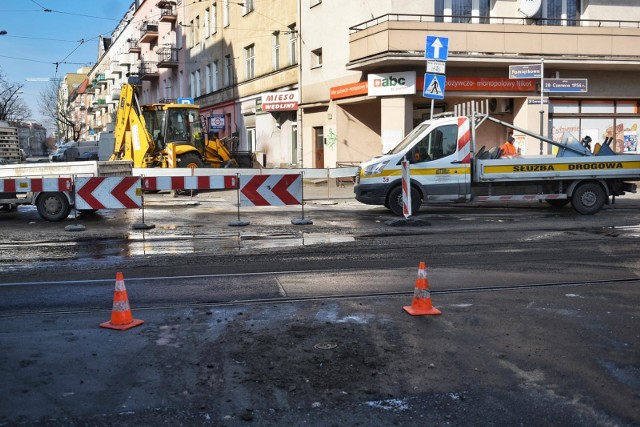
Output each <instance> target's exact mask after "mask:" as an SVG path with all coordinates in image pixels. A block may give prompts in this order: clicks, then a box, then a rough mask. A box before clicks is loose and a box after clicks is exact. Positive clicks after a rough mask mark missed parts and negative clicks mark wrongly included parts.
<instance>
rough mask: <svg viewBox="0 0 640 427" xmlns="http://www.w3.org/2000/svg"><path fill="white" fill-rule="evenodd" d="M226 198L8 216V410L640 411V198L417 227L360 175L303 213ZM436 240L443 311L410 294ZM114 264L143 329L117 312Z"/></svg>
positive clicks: (0, 288) (343, 417)
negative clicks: (59, 215)
mask: <svg viewBox="0 0 640 427" xmlns="http://www.w3.org/2000/svg"><path fill="white" fill-rule="evenodd" d="M208 197H209V200H210V201H209V202H204V201H203V202H201V203H200V204H198V205H189V204H185V203H184V201H180V203H178V202H173V201H168V200H167V199H166V198H162V196H161V195H158V199H157V200H158V201H157V202H154V203H157V207H156V208H150V209H149V210H148V212H147V215H148V216H147V218H149V219H150V220H152V221H158V222H159V223H160V224H164V225H165V226H160V227H157V228H156V229H155V230H150V231H148V232H145V233H144V236H141V232H135V233H134V232H132V231H131V229H130V223H131V222H135V221H139V219H140V218H139V216H137V215H131V214H130V213H126V214H123V213H122V212H107V213H104V214H102V215H99V216H97V217H94V218H92V219H90V220H88V222H87V232H83V233H82V234H73V233H61V232H60V228H59V227H60V225H59V224H58V225H56V224H46V223H45V224H42V223H41V222H38V221H33V220H31V218H29V215H30V214H31V213H30V212H23V213H20V214H19V215H20V216H13V218H9V219H5V218H3V219H2V220H1V221H3V223H2V225H3V226H2V227H1V228H0V229H1V230H2V231H0V233H2V237H3V243H2V244H3V251H2V254H3V255H2V259H0V270H1V271H2V274H3V276H2V277H3V278H2V281H1V282H0V296H1V298H0V306H1V307H2V311H1V314H0V345H1V346H2V352H1V353H0V355H1V356H0V358H1V360H0V362H1V363H0V366H2V369H1V371H0V396H1V397H2V399H1V407H0V408H1V410H0V425H65V426H66V425H114V424H119V425H132V426H133V425H136V426H141V425H142V426H144V425H149V426H152V425H154V426H155V425H160V424H169V425H250V424H252V425H283V424H285V423H289V424H294V425H319V426H324V425H367V426H369V425H415V424H416V423H417V424H427V423H429V424H435V425H563V426H565V425H575V426H578V425H580V426H590V425H593V426H600V425H637V424H638V423H640V416H639V415H638V414H639V413H640V410H639V407H640V357H639V356H640V352H639V350H638V346H639V345H640V334H639V332H638V328H637V319H638V317H639V316H640V312H639V310H638V302H639V301H640V288H639V287H638V286H639V280H640V279H639V277H638V276H639V274H638V272H639V271H640V261H638V259H637V257H636V256H635V254H637V253H638V248H639V245H638V239H640V210H639V209H638V208H639V207H640V203H639V202H640V200H638V199H629V200H627V201H624V200H622V199H620V200H619V201H618V203H616V205H614V206H611V207H608V208H607V209H605V210H604V211H603V212H602V213H601V214H598V215H595V216H591V217H582V216H579V215H575V214H574V213H573V212H572V211H571V210H569V209H563V210H559V211H557V210H550V209H549V208H546V207H544V206H540V205H538V204H532V205H528V204H521V205H514V206H510V207H507V208H505V207H482V208H479V207H476V206H441V207H429V208H426V209H425V210H424V212H423V213H422V214H421V215H420V216H419V217H418V218H419V219H420V220H421V222H418V223H414V224H411V225H409V226H407V225H405V226H399V227H398V226H390V225H387V224H386V221H388V220H389V219H392V217H390V216H389V215H388V214H387V213H386V212H385V210H384V209H380V208H375V207H363V206H361V205H358V204H357V203H354V202H353V201H352V200H350V199H349V197H348V194H347V193H344V196H343V197H335V198H333V199H332V201H327V200H325V199H324V198H322V197H319V198H317V199H314V200H315V201H312V202H310V203H309V205H308V206H307V207H306V208H305V211H306V212H307V213H308V215H309V217H311V218H312V219H313V220H314V224H313V225H311V226H304V227H305V228H303V229H301V228H300V226H293V225H291V224H290V221H289V219H290V217H292V216H296V215H297V211H295V210H277V209H273V210H269V211H267V212H265V211H247V212H246V213H243V215H247V217H248V218H249V219H250V221H251V225H250V226H249V227H245V228H243V229H241V230H236V229H233V230H230V227H229V225H228V222H227V220H229V219H233V218H234V215H236V214H237V212H235V211H234V208H233V206H231V205H230V204H229V200H225V199H224V197H221V196H220V195H219V194H218V195H210V196H208ZM221 199H222V200H221ZM225 203H226V204H225ZM12 215H13V214H12ZM25 216H26V218H25ZM212 217H214V218H216V221H215V223H214V221H211V220H210V218H212ZM167 218H170V219H171V222H169V221H168V220H167ZM7 221H10V222H7ZM127 221H128V222H127ZM8 223H13V224H16V223H19V224H23V225H22V226H23V227H24V229H25V230H26V231H25V232H24V233H20V234H17V233H15V232H14V233H8V232H7V231H6V227H5V225H6V224H8ZM123 223H124V224H123ZM56 227H58V228H56ZM5 233H6V234H5ZM33 236H36V238H34V237H33ZM38 236H39V237H38ZM8 252H11V253H12V254H13V258H11V257H10V256H9V255H7V253H8ZM419 261H426V262H427V267H428V278H429V283H430V288H431V297H432V300H433V304H434V305H435V306H436V307H438V308H439V309H440V310H441V311H442V313H443V314H442V315H440V316H433V317H412V316H409V315H408V314H406V313H405V312H404V311H403V310H402V307H403V306H406V305H409V304H410V303H411V299H412V295H413V288H414V285H415V278H416V272H417V271H416V270H417V265H418V262H419ZM116 271H122V272H124V277H125V283H126V287H127V291H128V296H129V299H130V303H131V308H132V312H133V316H134V317H136V318H139V319H141V320H144V321H145V323H144V324H143V325H141V326H138V327H136V328H134V329H131V330H129V331H112V330H108V329H101V328H99V327H98V326H97V325H98V324H99V323H101V322H104V321H106V320H108V319H109V318H110V314H111V299H112V296H113V289H114V279H115V272H116Z"/></svg>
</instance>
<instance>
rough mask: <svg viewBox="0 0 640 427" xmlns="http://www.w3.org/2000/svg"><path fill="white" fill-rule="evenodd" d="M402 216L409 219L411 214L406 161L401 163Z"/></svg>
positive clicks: (408, 175)
mask: <svg viewBox="0 0 640 427" xmlns="http://www.w3.org/2000/svg"><path fill="white" fill-rule="evenodd" d="M402 214H403V215H404V217H405V218H409V217H410V216H411V214H412V212H411V169H410V167H409V162H408V161H407V159H404V160H403V161H402Z"/></svg>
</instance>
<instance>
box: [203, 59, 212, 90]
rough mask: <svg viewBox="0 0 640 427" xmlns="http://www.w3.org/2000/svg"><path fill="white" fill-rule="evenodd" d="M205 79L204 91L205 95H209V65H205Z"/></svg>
mask: <svg viewBox="0 0 640 427" xmlns="http://www.w3.org/2000/svg"><path fill="white" fill-rule="evenodd" d="M204 72H205V76H204V77H205V79H206V83H205V84H206V91H205V93H209V92H211V78H212V74H211V64H207V66H206V67H205V71H204Z"/></svg>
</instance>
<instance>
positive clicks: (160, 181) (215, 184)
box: [142, 176, 238, 191]
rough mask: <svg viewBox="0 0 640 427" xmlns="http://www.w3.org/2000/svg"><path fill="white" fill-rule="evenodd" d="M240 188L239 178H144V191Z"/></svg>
mask: <svg viewBox="0 0 640 427" xmlns="http://www.w3.org/2000/svg"><path fill="white" fill-rule="evenodd" d="M237 186H238V177H237V176H150V177H143V178H142V189H143V190H145V191H155V190H227V189H234V188H237Z"/></svg>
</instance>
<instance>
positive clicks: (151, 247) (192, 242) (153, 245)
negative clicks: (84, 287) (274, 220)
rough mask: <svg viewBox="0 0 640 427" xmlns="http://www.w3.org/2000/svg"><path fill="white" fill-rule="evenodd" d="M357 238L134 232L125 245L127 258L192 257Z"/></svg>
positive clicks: (342, 236)
mask: <svg viewBox="0 0 640 427" xmlns="http://www.w3.org/2000/svg"><path fill="white" fill-rule="evenodd" d="M353 241H355V238H354V237H353V236H349V235H344V234H330V233H304V232H303V233H300V234H298V233H276V234H241V233H227V234H224V235H218V236H184V235H166V234H165V235H162V236H153V235H147V233H145V232H141V233H132V234H130V235H129V240H128V241H127V242H124V243H121V244H120V247H121V249H122V255H123V256H136V255H155V254H189V253H199V252H210V251H212V249H216V250H222V251H224V250H249V249H270V248H286V247H296V246H310V245H320V244H333V243H344V242H353Z"/></svg>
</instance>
